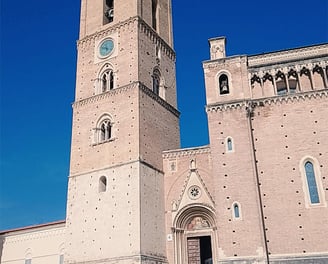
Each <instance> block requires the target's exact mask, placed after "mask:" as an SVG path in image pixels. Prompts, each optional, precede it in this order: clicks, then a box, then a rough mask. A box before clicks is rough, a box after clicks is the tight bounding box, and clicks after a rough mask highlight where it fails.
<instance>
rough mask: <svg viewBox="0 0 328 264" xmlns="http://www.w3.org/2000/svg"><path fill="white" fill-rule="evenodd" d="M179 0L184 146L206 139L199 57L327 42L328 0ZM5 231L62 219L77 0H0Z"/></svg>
mask: <svg viewBox="0 0 328 264" xmlns="http://www.w3.org/2000/svg"><path fill="white" fill-rule="evenodd" d="M268 3H269V4H267V3H266V2H265V1H258V0H254V1H219V0H206V1H200V2H199V1H190V0H189V1H187V0H173V23H174V38H175V39H174V40H175V41H174V42H175V50H176V53H177V87H178V104H179V110H180V111H181V143H182V147H190V146H199V145H204V144H208V137H207V123H206V122H207V120H206V114H205V111H204V105H205V93H204V80H203V71H202V64H201V62H202V61H204V60H207V59H208V58H209V48H208V41H207V40H208V39H209V38H212V37H217V36H226V37H227V55H236V54H257V53H263V52H269V51H275V50H281V49H288V48H293V47H299V46H306V45H313V44H318V43H324V42H328V1H327V0H320V1H314V2H312V3H310V2H309V1H305V0H301V1H282V0H276V1H274V2H268ZM0 5H1V7H0V12H1V14H0V19H1V24H0V25H1V30H0V34H1V36H0V48H1V53H0V91H1V94H0V100H1V101H0V133H1V134H0V230H3V229H8V228H16V227H21V226H26V225H32V224H40V223H45V222H49V221H55V220H62V219H65V211H66V195H67V190H66V189H67V176H68V173H69V152H70V137H71V135H70V133H71V113H72V108H71V103H72V102H73V100H74V87H75V68H76V40H77V38H78V30H79V25H78V23H79V9H80V1H79V0H69V1H67V0H56V1H48V0H32V1H25V0H16V1H12V0H1V1H0Z"/></svg>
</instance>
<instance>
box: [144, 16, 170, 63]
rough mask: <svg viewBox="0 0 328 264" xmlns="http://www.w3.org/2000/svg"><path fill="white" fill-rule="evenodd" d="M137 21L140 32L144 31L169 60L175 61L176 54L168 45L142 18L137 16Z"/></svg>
mask: <svg viewBox="0 0 328 264" xmlns="http://www.w3.org/2000/svg"><path fill="white" fill-rule="evenodd" d="M138 22H139V23H138V26H139V30H140V32H142V33H144V34H145V35H146V36H147V37H148V38H149V39H150V40H152V41H153V43H156V44H157V45H158V46H159V47H160V48H161V50H162V51H163V52H164V53H165V54H166V55H167V56H168V57H169V58H170V59H171V60H173V61H175V59H176V55H175V52H174V50H173V49H172V48H171V47H170V45H168V44H167V43H166V42H165V41H164V40H163V39H162V38H161V37H160V36H159V35H158V33H157V32H156V31H155V30H154V29H153V28H152V27H150V26H149V25H148V24H147V23H146V22H145V21H144V20H143V19H142V18H139V20H138Z"/></svg>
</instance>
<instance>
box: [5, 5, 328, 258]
mask: <svg viewBox="0 0 328 264" xmlns="http://www.w3.org/2000/svg"><path fill="white" fill-rule="evenodd" d="M81 2H82V3H81V20H80V37H79V41H78V44H77V48H78V60H77V77H76V90H75V91H76V93H75V102H74V103H73V125H72V143H71V163H70V175H69V183H68V198H67V216H66V220H65V221H61V222H56V223H49V224H45V225H39V226H34V227H26V228H21V229H16V230H9V231H3V232H1V233H0V236H1V244H0V245H1V248H0V252H1V253H0V260H1V261H0V262H1V263H3V264H4V263H6V264H20V263H25V264H31V263H33V264H41V263H43V264H44V263H47V264H56V263H59V264H64V263H65V264H73V263H74V264H82V263H88V264H95V263H99V264H105V263H106V264H114V263H119V264H132V263H147V264H164V263H170V264H212V263H213V264H214V263H215V264H219V263H220V264H230V263H234V264H235V263H236V264H244V263H247V264H248V263H253V264H255V263H257V264H259V263H263V264H264V263H293V264H294V263H295V264H301V263H302V264H303V263H322V264H324V263H328V243H327V237H328V208H327V201H328V162H327V161H328V140H327V138H328V121H327V120H328V119H327V116H328V100H327V99H328V80H327V79H328V78H327V70H328V45H327V44H321V45H315V46H309V47H303V48H297V49H290V50H283V51H278V52H271V53H266V54H261V55H252V56H246V55H242V56H227V55H226V39H225V38H224V37H220V38H213V39H210V40H209V44H210V52H209V53H210V59H209V60H208V61H205V62H203V69H204V76H205V86H206V112H207V117H208V127H209V139H210V142H209V145H207V146H202V147H195V148H188V149H181V148H180V134H179V115H180V113H179V111H178V110H177V100H176V97H177V94H176V78H175V59H176V58H175V52H174V49H173V37H172V7H171V1H170V0H142V1H141V0H134V1H124V0H92V1H91V0H82V1H81Z"/></svg>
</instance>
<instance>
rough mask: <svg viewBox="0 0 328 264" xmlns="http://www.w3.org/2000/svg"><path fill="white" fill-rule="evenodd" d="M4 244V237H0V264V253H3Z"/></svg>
mask: <svg viewBox="0 0 328 264" xmlns="http://www.w3.org/2000/svg"><path fill="white" fill-rule="evenodd" d="M4 243H5V238H4V236H0V263H1V261H2V251H3V244H4Z"/></svg>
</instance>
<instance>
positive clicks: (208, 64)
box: [203, 56, 247, 69]
mask: <svg viewBox="0 0 328 264" xmlns="http://www.w3.org/2000/svg"><path fill="white" fill-rule="evenodd" d="M246 61H247V56H231V57H227V58H222V59H216V60H210V61H204V62H203V68H204V69H222V68H223V67H224V65H225V64H227V65H229V64H235V63H246Z"/></svg>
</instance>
